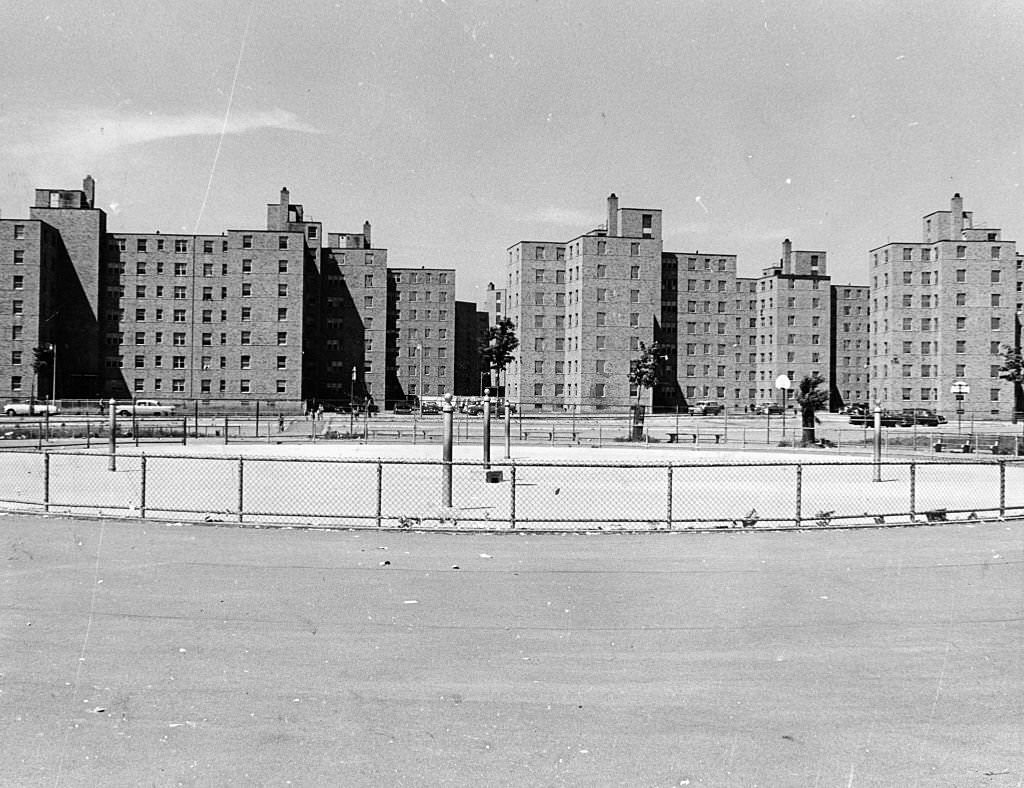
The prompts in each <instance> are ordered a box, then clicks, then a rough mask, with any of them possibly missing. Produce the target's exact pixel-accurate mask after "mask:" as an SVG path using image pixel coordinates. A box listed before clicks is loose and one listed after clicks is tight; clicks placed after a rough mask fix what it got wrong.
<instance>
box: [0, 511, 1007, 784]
mask: <svg viewBox="0 0 1024 788" xmlns="http://www.w3.org/2000/svg"><path fill="white" fill-rule="evenodd" d="M0 539H2V545H3V552H4V555H3V558H4V562H3V568H2V570H0V572H2V577H0V589H2V592H0V639H2V642H0V708H2V709H3V714H2V715H0V741H3V747H2V754H0V775H2V777H0V782H2V783H3V784H6V785H52V786H62V785H63V786H68V785H140V784H151V785H216V786H221V785H353V786H361V785H368V786H370V785H372V786H376V785H396V786H400V785H456V786H480V785H530V786H532V785H545V786H547V785H556V786H557V785H630V786H634V785H643V786H684V785H685V786H722V785H735V786H756V785H761V786H814V785H819V786H881V785H885V786H896V785H899V786H914V785H918V786H1019V785H1021V784H1022V780H1024V755H1022V753H1024V664H1022V663H1024V656H1022V655H1024V535H1022V531H1021V526H1020V524H1019V523H978V524H968V523H958V524H947V525H943V526H941V527H927V528H913V529H909V528H907V529H885V530H878V531H840V532H835V531H833V532H825V531H808V532H788V533H754V532H715V533H705V534H695V533H684V534H647V535H623V534H615V535H592V536H582V535H579V536H572V535H541V536H536V535H534V536H513V535H490V534H462V535H448V534H421V533H401V532H399V533H396V532H390V533H374V532H366V531H362V532H354V531H334V532H323V531H303V530H260V529H256V530H254V529H242V528H236V527H223V526H220V527H213V526H195V525H185V526H180V525H179V526H174V525H170V524H159V523H142V522H122V521H94V520H80V519H79V520H76V519H70V518H53V519H49V518H31V517H20V516H11V515H8V516H4V517H0Z"/></svg>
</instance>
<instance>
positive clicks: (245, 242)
mask: <svg viewBox="0 0 1024 788" xmlns="http://www.w3.org/2000/svg"><path fill="white" fill-rule="evenodd" d="M242 248H243V249H252V236H251V235H243V236H242Z"/></svg>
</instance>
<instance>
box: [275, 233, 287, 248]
mask: <svg viewBox="0 0 1024 788" xmlns="http://www.w3.org/2000/svg"><path fill="white" fill-rule="evenodd" d="M277 248H278V249H287V248H288V236H287V235H279V236H278V237H277Z"/></svg>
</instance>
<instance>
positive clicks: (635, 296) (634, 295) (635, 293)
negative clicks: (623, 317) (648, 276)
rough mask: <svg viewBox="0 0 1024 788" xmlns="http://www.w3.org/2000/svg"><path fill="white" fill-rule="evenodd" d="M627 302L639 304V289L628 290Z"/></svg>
mask: <svg viewBox="0 0 1024 788" xmlns="http://www.w3.org/2000/svg"><path fill="white" fill-rule="evenodd" d="M629 303H631V304H639V303H640V291H639V290H630V291H629ZM719 311H723V310H719Z"/></svg>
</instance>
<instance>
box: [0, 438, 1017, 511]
mask: <svg viewBox="0 0 1024 788" xmlns="http://www.w3.org/2000/svg"><path fill="white" fill-rule="evenodd" d="M143 452H144V453H145V454H146V457H147V466H146V473H145V481H143V474H142V470H141V460H140V457H139V455H140V453H143ZM440 454H441V449H440V446H438V445H423V444H420V445H417V446H410V445H396V444H353V443H346V442H337V441H331V442H321V443H317V444H315V445H314V444H294V443H291V444H288V443H285V444H281V445H276V444H266V443H231V444H228V445H223V444H221V443H194V444H190V445H188V446H181V445H180V444H178V445H175V444H169V443H163V444H144V445H142V446H140V447H134V446H130V445H129V446H123V447H121V448H120V449H119V452H118V460H117V470H116V472H109V471H108V460H107V457H106V454H105V452H104V451H103V450H102V449H99V448H94V449H93V450H92V451H91V452H89V453H85V452H80V453H77V454H63V453H59V452H55V453H53V454H51V459H50V462H49V471H50V480H49V487H48V492H49V496H50V498H49V500H50V503H51V511H53V512H61V513H67V514H95V513H99V512H101V511H102V512H107V513H116V512H120V513H121V514H129V513H138V512H140V511H141V509H142V502H143V501H144V502H145V507H144V508H145V510H146V512H147V514H148V515H149V516H151V517H158V518H163V519H172V520H174V519H184V520H195V519H199V520H202V519H206V520H220V521H231V520H237V519H238V517H237V512H238V510H239V501H240V499H241V500H243V501H244V503H243V506H244V510H245V512H247V514H246V515H245V519H247V520H248V521H249V522H264V523H270V522H277V523H292V524H302V525H314V524H323V525H338V524H341V525H374V524H376V523H377V512H378V492H377V490H378V478H379V480H380V499H379V501H380V513H381V518H380V522H381V524H382V525H383V526H385V527H391V528H394V527H398V526H399V524H400V523H415V524H417V525H419V524H422V525H423V526H424V527H439V526H444V527H458V528H482V529H491V528H506V527H508V523H510V522H511V520H512V519H513V518H512V513H513V503H514V512H515V520H516V524H517V527H519V528H527V529H530V528H533V529H540V530H566V529H571V528H573V527H580V528H590V527H602V528H606V529H620V530H621V529H624V528H639V529H659V528H665V527H667V522H668V520H669V516H670V515H671V519H672V522H673V527H682V528H684V527H691V526H694V525H700V524H702V523H703V524H705V525H707V526H708V527H714V526H716V525H722V526H731V525H733V524H734V523H736V522H739V521H741V520H742V519H743V518H745V516H746V515H747V514H748V513H750V512H756V513H757V521H758V524H759V526H760V527H764V526H767V525H792V524H794V523H795V520H796V518H797V516H798V513H797V501H798V497H799V505H800V515H799V516H800V517H801V518H802V519H806V520H809V521H817V520H819V519H824V518H825V517H826V516H827V517H831V518H833V520H832V522H833V524H846V525H862V524H873V523H874V522H875V519H876V516H878V515H884V517H885V518H886V522H892V521H893V519H894V518H896V519H903V520H905V519H907V514H906V513H908V512H910V511H915V512H917V513H918V514H919V515H920V513H923V512H927V511H935V510H940V509H944V510H947V511H948V512H949V513H951V514H950V516H956V517H960V518H967V517H971V516H972V512H974V513H975V515H974V516H980V517H982V518H985V517H990V516H996V515H998V514H999V513H1000V501H1001V500H1002V503H1003V512H1004V513H1006V514H1011V515H1013V514H1019V513H1020V512H1021V511H1024V463H1022V462H1020V461H1014V460H1011V461H1009V462H1007V463H1006V464H1005V468H1004V469H1001V468H1000V466H999V465H998V464H997V463H993V461H992V460H993V458H987V459H988V462H987V464H985V463H971V462H963V461H962V460H961V459H957V458H936V459H941V460H943V463H937V462H934V461H932V462H919V463H918V464H917V465H916V468H915V470H914V471H913V472H912V471H911V469H910V466H909V465H908V464H907V463H906V461H905V460H904V461H899V462H896V463H894V464H891V465H883V466H882V468H881V473H880V476H881V481H879V482H876V481H874V470H875V467H874V465H873V464H871V463H870V461H867V460H866V459H865V458H864V457H860V456H854V457H850V456H848V455H843V454H841V453H838V452H831V451H800V450H795V451H781V452H780V451H774V452H768V451H752V452H743V451H739V450H709V449H696V450H694V449H685V448H666V447H660V448H655V447H649V448H636V447H615V448H605V449H593V448H582V447H566V446H556V447H544V446H527V447H523V446H517V447H514V449H513V452H512V456H513V458H514V459H515V461H516V463H517V468H516V472H517V477H516V479H517V481H516V492H515V496H514V501H513V496H512V494H511V470H510V468H509V467H507V466H506V467H504V468H503V472H504V476H503V478H502V481H501V483H497V484H494V483H488V482H487V481H486V477H485V474H484V473H483V469H482V468H481V466H480V461H481V458H482V450H481V448H480V447H479V446H476V447H471V446H465V445H464V446H457V447H455V451H454V456H455V460H456V465H455V466H454V468H453V479H454V481H453V495H452V503H453V507H452V508H451V509H449V508H445V507H442V505H441V504H442V500H443V497H442V484H441V482H442V468H441V466H440V464H439V463H440V459H441V457H440ZM502 455H503V452H502V449H501V447H500V446H495V447H494V450H493V451H492V455H491V456H492V459H493V461H494V462H495V463H496V464H497V467H499V468H501V467H502V466H501V463H502V460H501V457H502ZM240 457H245V458H247V459H246V461H245V463H244V469H242V468H241V464H240V462H239V458H240ZM259 458H262V459H259ZM377 458H382V459H383V460H384V462H383V463H382V464H381V466H380V467H379V468H378V465H377V463H376V462H374V460H375V459H377ZM291 459H298V460H303V462H291V461H289V460H291ZM43 460H44V458H43V456H42V455H40V454H36V453H11V452H5V453H2V454H0V500H2V501H5V502H8V503H7V506H8V507H9V508H17V507H18V506H19V505H23V506H27V508H31V509H37V510H38V509H39V508H40V507H39V503H40V502H42V501H43V500H44V474H43ZM328 460H346V462H342V463H338V462H328ZM416 460H419V461H420V464H415V461H416ZM406 461H413V462H406ZM841 462H846V463H851V462H852V463H856V464H854V465H841V464H838V463H841ZM424 463H428V464H424ZM670 463H671V464H673V465H675V466H676V467H675V469H674V472H672V473H671V474H670V473H669V471H668V470H667V465H668V464H670ZM797 463H803V465H802V467H800V468H798V467H797ZM588 465H589V466H590V467H587V466H588ZM621 465H628V466H629V467H626V468H623V467H606V466H621ZM684 466H687V467H684ZM378 474H379V477H378ZM798 474H799V475H798ZM912 474H913V478H911V477H912ZM241 478H244V487H245V489H244V495H241V494H240V493H239V479H241ZM669 489H671V504H670V503H669V501H670V496H669ZM798 490H799V496H798V493H797V491H798ZM819 513H828V514H827V515H824V514H822V516H821V518H819ZM953 513H958V514H956V515H954V514H953Z"/></svg>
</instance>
